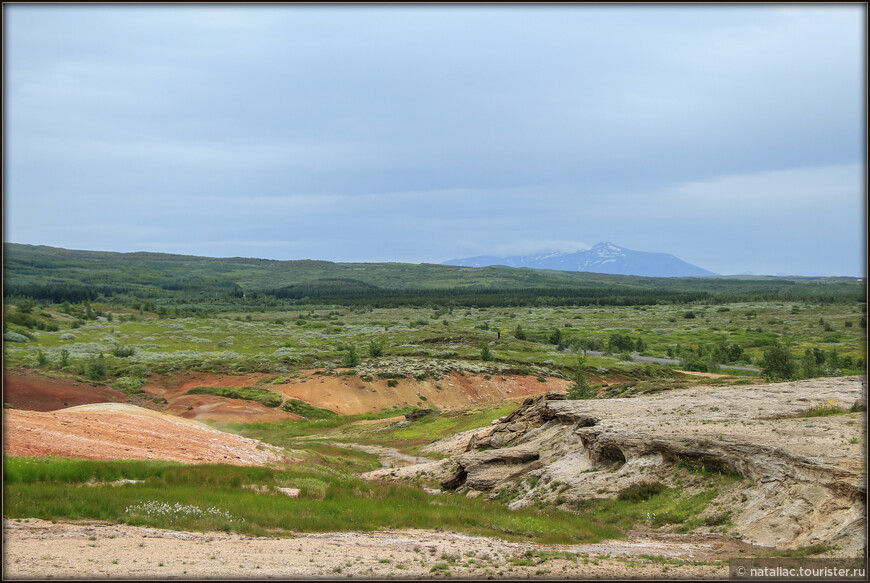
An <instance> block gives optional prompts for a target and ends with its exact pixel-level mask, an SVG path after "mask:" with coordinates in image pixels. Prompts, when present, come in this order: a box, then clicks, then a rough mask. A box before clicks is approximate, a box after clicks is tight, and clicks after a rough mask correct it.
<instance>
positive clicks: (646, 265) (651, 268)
mask: <svg viewBox="0 0 870 583" xmlns="http://www.w3.org/2000/svg"><path fill="white" fill-rule="evenodd" d="M443 265H464V266H467V267H486V266H488V265H506V266H508V267H531V268H533V269H556V270H559V271H589V272H593V273H610V274H617V275H640V276H644V277H708V276H713V275H716V274H715V273H713V272H712V271H708V270H706V269H704V268H702V267H698V266H697V265H692V264H691V263H686V262H685V261H683V260H681V259H679V258H677V257H674V256H673V255H670V254H667V253H649V252H646V251H632V250H631V249H626V248H624V247H619V246H618V245H614V244H613V243H607V242H604V243H598V244H597V245H595V246H593V247H592V248H591V249H588V250H586V251H576V252H574V253H563V252H559V251H551V252H545V253H539V254H535V255H515V256H510V257H493V256H486V255H484V256H479V257H467V258H465V259H451V260H449V261H445V262H444V263H443Z"/></svg>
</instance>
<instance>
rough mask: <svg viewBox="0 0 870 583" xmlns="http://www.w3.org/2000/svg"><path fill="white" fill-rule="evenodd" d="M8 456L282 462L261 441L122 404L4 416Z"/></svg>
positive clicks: (227, 462) (86, 406)
mask: <svg viewBox="0 0 870 583" xmlns="http://www.w3.org/2000/svg"><path fill="white" fill-rule="evenodd" d="M3 416H4V424H3V425H4V427H3V449H4V452H5V453H6V454H7V455H18V456H36V457H45V456H60V457H75V458H87V459H143V460H144V459H154V460H158V459H159V460H171V461H178V462H185V463H195V464H205V463H224V464H233V465H260V464H264V463H267V462H270V461H277V460H278V459H279V457H278V456H277V455H276V454H275V453H273V451H272V450H271V449H270V448H269V447H268V446H264V445H262V444H261V443H260V442H259V441H256V440H253V439H246V438H244V437H239V436H237V435H231V434H229V433H224V432H222V431H218V430H216V429H212V428H210V427H207V426H205V425H203V424H202V423H198V422H196V421H190V420H187V419H181V418H178V417H173V416H171V415H166V414H163V413H159V412H157V411H151V410H150V409H143V408H141V407H135V406H133V405H127V404H121V403H103V404H97V405H84V406H81V407H74V408H70V409H64V410H61V411H54V412H41V411H19V410H15V409H7V410H6V411H4V415H3Z"/></svg>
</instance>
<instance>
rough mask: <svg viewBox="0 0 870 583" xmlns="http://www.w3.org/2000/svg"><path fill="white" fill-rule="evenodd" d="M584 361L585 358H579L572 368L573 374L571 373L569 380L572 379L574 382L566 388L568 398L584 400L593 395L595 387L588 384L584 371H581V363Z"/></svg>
mask: <svg viewBox="0 0 870 583" xmlns="http://www.w3.org/2000/svg"><path fill="white" fill-rule="evenodd" d="M584 363H585V359H582V358H581V359H580V360H579V362H578V364H577V368H576V369H574V374H573V375H571V380H573V381H574V384H572V385H571V388H570V389H568V396H567V398H568V399H571V400H581V399H583V400H585V399H591V398H593V397H594V396H595V388H594V387H593V386H592V385H591V384H589V381H588V380H587V378H586V373H584V372H583V365H584Z"/></svg>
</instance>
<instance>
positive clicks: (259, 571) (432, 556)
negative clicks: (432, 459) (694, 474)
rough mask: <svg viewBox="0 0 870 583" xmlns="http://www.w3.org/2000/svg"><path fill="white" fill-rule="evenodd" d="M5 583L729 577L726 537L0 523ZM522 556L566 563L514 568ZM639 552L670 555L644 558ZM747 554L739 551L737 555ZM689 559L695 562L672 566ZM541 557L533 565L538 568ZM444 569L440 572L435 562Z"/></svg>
mask: <svg viewBox="0 0 870 583" xmlns="http://www.w3.org/2000/svg"><path fill="white" fill-rule="evenodd" d="M3 547H4V564H3V578H4V580H5V579H46V578H56V579H74V578H77V579H99V578H104V579H119V578H135V579H145V578H155V579H173V578H179V579H221V578H223V579H268V578H283V579H311V578H331V579H345V578H369V579H398V578H413V579H428V578H433V577H434V578H446V577H448V576H449V577H450V578H478V579H483V578H495V579H525V578H536V579H628V578H640V579H650V578H665V579H699V578H714V579H715V578H718V579H723V578H727V576H728V570H727V569H728V567H727V560H726V561H719V560H718V559H721V558H722V557H724V556H726V555H731V556H734V555H737V556H739V553H740V552H745V551H746V548H748V547H745V545H741V543H739V542H737V541H735V540H733V539H726V538H717V537H680V538H670V539H669V538H667V535H664V536H662V535H659V536H655V537H653V536H645V535H635V536H633V537H630V538H628V539H626V540H620V541H610V542H604V543H599V544H593V545H575V546H563V545H536V544H532V543H523V542H520V543H510V542H505V541H501V540H498V539H492V538H484V537H473V536H466V535H460V534H452V533H447V532H441V531H431V530H413V531H390V532H377V533H326V534H297V535H295V536H292V537H290V538H257V537H245V536H239V535H233V534H226V533H223V532H219V533H191V532H177V531H169V530H160V529H153V528H140V527H132V526H127V525H122V524H112V523H107V522H94V521H86V522H83V521H79V522H70V521H58V523H57V524H51V523H50V522H47V521H43V520H36V519H29V520H26V521H25V520H21V521H20V522H19V521H17V520H5V521H4V529H3ZM527 551H567V552H570V553H572V554H573V556H572V557H571V558H570V559H564V558H559V559H549V560H547V561H545V562H543V563H540V564H535V565H514V564H512V561H513V560H518V559H527V557H524V554H525V553H526V552H527ZM640 555H656V556H659V557H663V558H666V559H670V560H671V561H672V562H671V564H667V563H664V562H663V561H662V560H659V561H652V560H649V559H645V558H641V557H640ZM743 556H747V555H743ZM680 560H683V561H687V560H691V561H694V562H701V563H702V564H694V565H693V564H690V565H679V564H676V563H677V562H678V561H680ZM538 561H540V559H537V560H535V562H536V563H537V562H538ZM439 564H440V565H448V568H449V570H439V569H437V568H436V570H435V571H433V567H434V566H435V565H439Z"/></svg>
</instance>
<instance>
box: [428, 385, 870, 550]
mask: <svg viewBox="0 0 870 583" xmlns="http://www.w3.org/2000/svg"><path fill="white" fill-rule="evenodd" d="M865 392H866V379H865V378H864V377H844V378H820V379H811V380H807V381H799V382H791V383H778V384H769V385H754V386H731V387H695V388H692V389H681V390H673V391H666V392H662V393H658V394H655V395H650V396H642V397H634V398H626V399H607V400H590V401H566V400H554V399H552V397H554V396H555V395H550V397H551V399H550V400H547V399H545V398H539V399H535V400H533V399H528V400H527V401H526V403H525V404H524V406H523V407H521V408H520V409H518V410H517V411H515V412H514V413H513V414H511V415H509V416H507V417H505V418H504V419H503V420H502V421H501V422H500V423H498V424H496V425H493V426H491V427H488V428H486V431H485V432H483V431H482V432H481V434H480V435H478V436H474V437H472V438H471V439H470V441H468V445H467V446H466V449H467V450H468V451H466V452H465V453H461V454H459V455H455V456H454V457H452V458H450V462H451V463H450V464H445V465H443V466H441V468H440V469H442V471H443V470H446V469H448V468H449V469H450V471H451V473H450V474H449V475H448V476H447V477H446V478H445V479H444V480H442V482H441V485H442V487H443V488H455V489H456V490H457V491H458V492H464V491H484V492H491V495H496V494H497V493H498V492H499V491H500V490H502V489H504V488H509V489H512V490H513V491H514V492H515V493H516V494H517V497H516V498H515V499H514V500H513V502H512V503H511V504H510V507H511V508H519V507H522V506H525V505H528V504H531V503H532V502H534V501H535V500H543V501H548V502H554V501H556V500H557V499H561V500H562V503H564V504H565V506H566V507H571V505H572V504H575V503H578V502H581V501H583V500H585V499H590V498H601V497H614V496H616V495H617V494H618V493H619V492H620V491H621V490H623V489H624V488H626V487H628V486H630V485H632V484H636V483H638V482H642V481H648V480H655V481H660V482H662V483H663V484H666V485H677V483H676V482H675V476H677V475H678V474H679V468H681V467H682V468H685V467H686V465H689V466H692V467H702V466H703V467H705V468H707V469H714V470H721V471H723V472H730V473H733V474H739V475H740V476H743V478H744V479H743V480H741V481H737V482H734V483H733V487H730V489H729V491H728V492H723V493H722V494H720V496H719V498H717V502H718V506H717V507H716V508H715V511H716V512H727V513H730V521H731V526H730V529H731V531H732V532H734V533H736V534H737V535H738V536H740V537H741V538H742V539H743V540H745V541H747V542H751V543H755V544H761V545H767V546H777V547H780V548H795V547H800V546H806V545H810V544H816V543H826V544H833V545H836V546H839V547H840V550H841V552H842V553H843V554H844V555H854V554H855V553H860V552H861V551H862V549H863V547H864V544H865V542H866V541H865V539H864V535H863V531H864V525H865V523H866V507H865V504H864V500H865V497H866V481H865V463H864V457H863V456H864V444H863V436H864V434H865V427H866V412H862V411H858V412H851V413H845V414H838V415H832V416H825V417H807V416H805V415H804V414H805V413H806V411H807V410H809V409H810V408H813V407H819V406H821V407H829V408H838V409H843V410H848V409H849V408H850V407H852V405H853V404H854V403H856V401H860V400H861V399H862V398H863V397H864V395H865ZM451 446H452V448H455V447H456V441H455V440H454V441H453V442H451ZM477 448H485V449H483V450H482V451H478V450H477ZM445 449H447V448H445ZM454 451H455V450H454ZM685 473H686V472H685V471H683V474H685ZM696 486H697V485H696ZM700 486H703V484H701V485H700ZM686 487H688V488H691V487H692V485H691V484H690V485H688V486H686ZM711 512H712V510H711ZM702 530H703V528H702ZM702 530H701V531H702ZM701 531H699V532H701Z"/></svg>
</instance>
